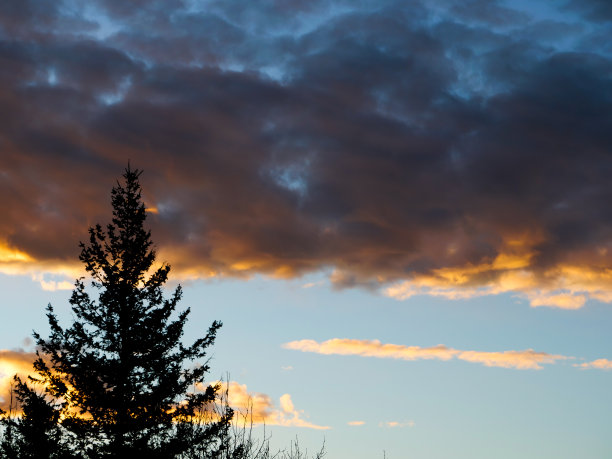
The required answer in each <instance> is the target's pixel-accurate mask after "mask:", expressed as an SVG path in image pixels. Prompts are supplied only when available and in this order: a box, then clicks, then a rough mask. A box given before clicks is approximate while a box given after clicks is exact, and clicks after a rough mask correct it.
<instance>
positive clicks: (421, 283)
mask: <svg viewBox="0 0 612 459" xmlns="http://www.w3.org/2000/svg"><path fill="white" fill-rule="evenodd" d="M502 255H503V254H502ZM500 256H501V255H500ZM506 261H507V260H506ZM515 261H516V260H515ZM516 263H517V264H516V266H520V267H517V268H513V267H510V266H512V265H506V264H503V265H501V266H504V268H503V269H500V265H498V264H496V262H493V263H488V264H483V265H478V266H470V265H468V266H465V267H463V268H442V269H437V270H433V271H432V272H431V273H430V274H418V275H415V276H413V277H412V278H411V279H409V280H405V281H400V282H398V283H395V284H393V285H391V286H389V287H386V288H384V289H383V293H384V294H385V295H387V296H389V297H391V298H395V299H397V300H406V299H408V298H410V297H412V296H415V295H431V296H441V297H444V298H448V299H452V300H457V299H469V298H475V297H479V296H485V295H497V294H500V293H515V294H517V295H519V296H520V297H523V298H525V299H526V300H527V301H529V303H530V305H531V306H532V307H538V306H547V307H555V308H561V309H579V308H581V307H582V306H584V304H585V303H586V301H587V300H589V299H594V300H598V301H602V302H605V303H610V302H612V290H611V289H610V285H612V270H611V269H598V268H593V267H591V266H570V265H560V266H557V267H554V268H551V269H549V270H546V271H544V272H542V273H539V272H536V271H535V270H532V269H530V268H525V267H522V266H521V265H520V264H519V263H518V261H516Z"/></svg>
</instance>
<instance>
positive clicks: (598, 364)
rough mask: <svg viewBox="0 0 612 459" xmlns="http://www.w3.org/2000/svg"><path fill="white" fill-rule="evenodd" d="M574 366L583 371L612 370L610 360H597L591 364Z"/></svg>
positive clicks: (611, 361)
mask: <svg viewBox="0 0 612 459" xmlns="http://www.w3.org/2000/svg"><path fill="white" fill-rule="evenodd" d="M574 366H575V367H578V368H582V369H583V370H590V369H594V370H612V360H608V359H597V360H593V361H592V362H585V363H576V364H574Z"/></svg>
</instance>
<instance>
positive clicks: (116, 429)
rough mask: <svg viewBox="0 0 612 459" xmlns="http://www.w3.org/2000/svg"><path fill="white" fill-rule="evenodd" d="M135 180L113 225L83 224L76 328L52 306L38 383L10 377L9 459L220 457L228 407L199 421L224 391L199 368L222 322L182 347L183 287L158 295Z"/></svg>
mask: <svg viewBox="0 0 612 459" xmlns="http://www.w3.org/2000/svg"><path fill="white" fill-rule="evenodd" d="M139 175H140V172H139V171H137V170H131V169H130V168H129V167H128V169H127V170H126V171H125V174H124V176H123V178H124V181H123V183H118V184H117V186H115V187H114V188H113V190H112V206H113V218H112V223H110V224H108V225H107V226H106V228H105V229H103V228H102V227H101V226H100V225H96V226H95V227H93V228H90V230H89V241H88V243H81V255H80V260H81V261H82V262H83V263H84V264H85V268H86V270H87V272H88V273H89V274H90V275H91V278H92V282H91V288H89V287H87V286H86V285H85V280H84V279H83V278H81V279H78V280H77V281H76V283H75V289H74V290H73V292H72V296H71V298H70V304H71V307H72V312H73V322H72V324H71V325H70V326H69V327H68V328H63V327H62V326H61V325H60V323H59V321H58V319H57V317H56V315H55V313H54V310H53V307H52V306H51V305H49V306H48V308H47V317H48V320H49V325H50V328H51V334H50V336H49V338H46V339H45V338H42V337H41V336H40V335H39V334H37V333H34V337H35V339H36V344H37V347H38V350H37V356H38V358H37V359H36V361H35V362H34V370H35V372H36V377H31V378H30V382H29V384H26V383H25V382H22V381H21V380H19V378H16V387H15V391H14V394H15V397H16V402H17V405H18V408H20V409H21V410H22V412H23V416H22V417H20V418H19V417H12V418H5V421H4V425H5V433H4V434H3V440H2V448H3V453H4V454H5V455H6V456H8V457H45V458H55V457H67V456H70V457H88V458H89V457H91V458H98V457H127V456H128V455H130V454H131V455H132V457H146V458H156V457H158V458H171V457H179V456H180V457H192V456H194V455H196V456H197V457H215V456H217V455H218V454H219V452H220V451H221V450H222V449H223V440H224V439H225V438H227V433H228V428H229V425H230V424H229V423H230V420H231V418H232V415H233V413H232V410H231V409H230V408H229V406H226V407H225V410H224V411H223V412H219V411H217V412H215V415H214V416H208V418H206V422H199V421H200V419H199V418H201V417H202V416H204V417H205V416H206V413H207V409H209V407H210V406H212V404H213V403H214V401H215V399H216V396H217V392H218V389H219V387H218V386H214V387H213V386H203V383H204V376H205V374H206V373H207V371H208V370H209V367H208V366H207V365H206V364H202V361H203V359H205V358H206V350H207V348H208V347H209V346H210V345H212V344H213V342H214V340H215V335H216V333H217V330H218V329H219V328H220V327H221V323H220V322H216V321H215V322H213V323H212V325H211V326H210V328H209V329H208V332H207V333H206V335H205V336H204V337H203V338H200V339H198V340H197V341H195V342H194V343H193V344H191V345H189V346H184V345H183V344H182V341H181V337H182V334H183V328H184V325H185V322H186V320H187V316H188V314H189V309H187V310H185V311H182V312H180V313H179V312H177V311H176V307H177V304H178V302H179V300H180V299H181V288H180V286H179V287H178V288H176V290H175V291H174V293H173V294H172V295H171V296H170V297H169V298H165V297H164V295H163V291H162V287H163V285H164V284H165V282H166V281H167V279H168V273H169V271H170V267H169V266H168V265H165V264H163V265H161V266H159V267H157V268H155V269H153V263H154V262H155V251H154V250H153V249H152V242H151V234H150V231H148V230H145V228H144V222H145V219H146V211H145V206H144V204H143V202H142V200H141V189H140V184H139ZM93 291H96V292H97V298H94V297H93V296H92V293H93ZM194 362H195V363H196V364H195V365H193V363H194ZM194 387H200V388H201V390H196V391H193V388H194ZM190 389H191V390H192V391H191V392H190ZM194 421H198V422H194ZM194 457H195V456H194Z"/></svg>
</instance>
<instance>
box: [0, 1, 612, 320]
mask: <svg viewBox="0 0 612 459" xmlns="http://www.w3.org/2000/svg"><path fill="white" fill-rule="evenodd" d="M192 3H193V2H182V1H172V2H160V1H156V0H154V1H150V2H133V3H130V4H125V5H122V6H117V5H116V4H115V3H114V2H109V1H104V0H97V1H95V2H92V3H88V4H87V5H85V4H83V5H81V4H76V3H75V2H68V1H67V0H58V1H57V2H54V3H53V5H43V4H41V3H40V2H32V1H29V0H28V1H26V2H25V3H23V6H20V7H19V8H16V7H14V2H4V3H3V4H2V6H0V64H1V68H2V72H0V98H1V100H2V107H0V116H2V119H3V120H5V122H4V123H3V125H2V128H1V129H0V149H1V150H2V152H3V154H2V157H1V158H0V192H1V193H2V196H4V206H3V218H2V221H1V222H0V240H1V241H2V244H3V247H4V246H6V248H7V250H8V252H3V251H0V271H2V272H4V273H11V274H23V273H27V274H29V275H31V273H34V275H35V276H43V277H44V276H46V275H47V273H51V274H53V275H57V273H58V272H60V271H61V272H62V273H64V274H66V273H72V272H73V271H74V269H76V268H75V266H76V265H77V264H78V263H76V262H75V260H77V257H78V242H79V241H80V240H83V239H86V238H87V228H88V227H89V226H90V225H92V224H95V223H98V222H100V223H105V222H106V221H107V220H108V216H109V212H110V206H109V204H108V195H109V189H110V187H111V186H112V184H113V183H114V181H115V179H116V177H117V176H118V175H119V174H120V173H121V170H122V168H123V167H125V165H126V164H127V160H128V158H130V159H131V161H132V164H133V165H134V166H136V167H142V168H144V169H145V172H146V173H145V174H144V175H143V179H142V180H143V185H144V187H145V188H144V189H145V196H144V198H145V202H146V205H147V208H148V209H149V212H148V223H149V224H150V226H151V228H152V231H153V238H154V241H155V242H156V244H157V247H158V249H159V256H160V258H161V259H164V260H166V261H168V262H169V263H170V264H171V265H172V266H173V269H174V276H175V277H180V278H183V279H197V278H207V277H210V276H236V277H248V276H252V275H254V274H266V275H270V276H275V277H279V278H287V277H294V276H300V275H302V274H306V273H309V272H314V271H318V270H326V271H332V272H335V273H336V274H335V276H334V277H333V279H331V280H332V282H334V285H335V286H336V287H349V286H363V287H366V288H372V289H379V288H382V289H383V290H385V289H391V290H387V291H388V292H390V293H391V294H393V295H394V296H397V297H409V296H411V295H414V294H417V293H419V294H431V295H442V296H446V297H454V298H465V297H471V296H474V295H480V294H499V293H503V292H513V293H518V294H520V295H522V296H524V297H525V298H526V299H527V300H529V301H530V302H531V304H532V305H533V306H555V307H565V308H578V307H580V306H581V305H582V304H584V302H586V301H588V300H590V299H594V300H599V301H610V300H611V299H612V290H611V289H610V287H609V285H611V284H609V283H606V278H607V276H608V272H609V270H610V269H612V246H611V243H610V241H612V229H611V228H612V215H611V214H610V212H609V202H610V198H611V196H612V188H611V185H610V181H609V173H608V170H607V156H606V153H605V152H606V151H608V149H609V145H610V143H611V142H612V137H611V136H612V134H610V133H611V132H612V120H611V119H610V117H609V106H610V104H611V103H612V94H611V93H610V91H609V88H610V83H611V82H610V78H611V76H610V75H611V73H610V72H611V69H612V57H611V56H612V48H610V44H609V43H610V40H609V39H608V38H609V30H608V28H607V27H606V26H607V22H606V20H605V19H606V18H609V14H607V13H608V10H609V8H607V7H606V5H607V4H608V3H606V2H605V1H599V0H589V1H588V2H570V4H569V5H568V6H567V7H565V6H564V7H560V6H559V7H557V6H555V5H548V6H547V8H535V7H534V8H533V9H530V8H531V7H523V6H521V5H522V4H521V5H519V4H516V5H515V4H513V5H511V6H504V5H502V3H501V2H489V1H482V0H472V1H470V2H467V3H466V4H465V5H464V4H462V5H461V6H457V5H456V4H453V2H434V3H432V2H424V1H414V2H411V3H410V5H409V6H407V5H406V3H405V2H400V1H397V0H385V1H383V2H380V1H374V0H366V1H364V2H346V1H344V0H337V1H334V2H331V3H330V2H323V1H313V2H307V5H306V4H303V5H302V4H300V5H296V4H295V2H293V3H291V6H290V7H289V6H288V4H285V3H283V2H280V3H279V2H276V3H270V4H266V5H262V4H255V3H253V4H252V5H248V6H246V7H245V6H244V5H241V7H240V8H238V7H237V4H235V3H234V2H221V1H217V0H211V1H208V2H206V6H205V7H204V6H198V5H195V4H192ZM20 5H21V4H20ZM296 11H299V14H296ZM546 11H550V13H547V12H546ZM577 11H578V12H577ZM578 13H581V14H582V16H580V17H578V16H577V14H578ZM517 240H518V241H521V242H520V246H515V245H513V241H517ZM20 257H21V258H20ZM454 274H457V275H458V276H459V277H453V275H454ZM66 275H67V276H69V275H72V274H66ZM462 276H463V277H462ZM589 276H594V277H593V278H591V277H589ZM586 277H589V278H588V279H587V278H586ZM51 280H52V281H53V282H55V284H53V283H51V284H46V285H47V288H63V287H66V286H67V285H66V284H62V282H64V281H67V282H69V281H70V280H71V279H64V278H62V279H55V278H53V279H51ZM51 280H49V279H48V278H45V282H51ZM415 292H416V293H415Z"/></svg>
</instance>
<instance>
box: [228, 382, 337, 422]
mask: <svg viewBox="0 0 612 459" xmlns="http://www.w3.org/2000/svg"><path fill="white" fill-rule="evenodd" d="M228 400H229V404H230V406H231V407H232V408H234V409H235V410H236V411H238V413H243V414H245V415H246V414H247V413H248V415H247V418H248V419H249V420H251V419H252V420H253V423H254V424H265V425H268V426H284V427H304V428H309V429H317V430H326V429H329V428H330V427H328V426H320V425H317V424H313V423H311V422H309V421H307V420H306V419H304V411H302V410H297V409H296V408H295V406H294V405H293V401H292V399H291V395H289V394H284V395H282V396H281V397H280V400H279V405H280V406H279V407H278V408H277V407H276V406H275V404H274V403H273V402H272V399H271V398H270V397H269V396H268V395H266V394H262V393H252V392H249V391H248V390H247V386H246V385H245V384H239V383H237V382H235V381H230V383H229V386H228Z"/></svg>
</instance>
